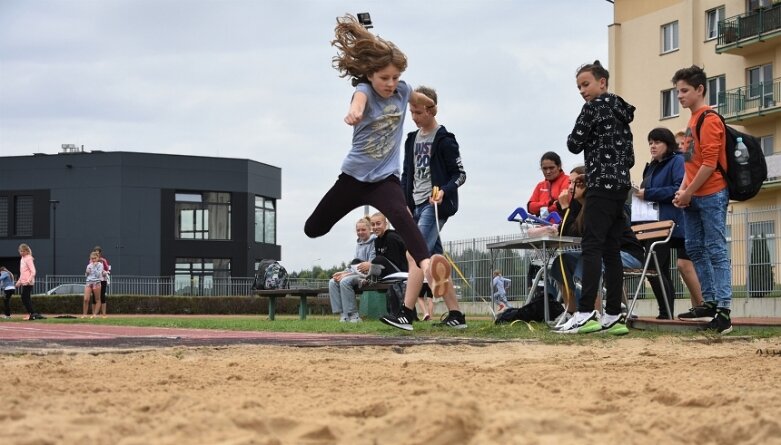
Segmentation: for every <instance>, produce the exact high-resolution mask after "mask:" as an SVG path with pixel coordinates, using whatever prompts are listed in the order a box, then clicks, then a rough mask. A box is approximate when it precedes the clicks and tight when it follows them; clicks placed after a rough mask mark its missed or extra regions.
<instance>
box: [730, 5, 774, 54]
mask: <svg viewBox="0 0 781 445" xmlns="http://www.w3.org/2000/svg"><path fill="white" fill-rule="evenodd" d="M779 38H781V3H777V4H775V5H773V7H771V8H767V9H759V10H756V11H752V12H747V13H745V14H741V15H738V16H735V17H730V18H727V19H724V20H722V21H720V22H719V37H718V41H717V42H716V52H717V53H719V54H721V53H729V54H736V55H747V54H751V53H752V52H757V51H761V50H764V49H767V47H766V46H763V45H757V43H761V42H769V41H771V40H772V41H775V43H778V42H781V39H779Z"/></svg>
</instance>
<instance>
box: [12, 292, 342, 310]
mask: <svg viewBox="0 0 781 445" xmlns="http://www.w3.org/2000/svg"><path fill="white" fill-rule="evenodd" d="M32 299H33V307H34V309H35V311H36V312H40V313H42V314H81V312H82V301H83V300H84V297H83V296H81V295H35V296H33V297H32ZM300 301H301V300H300V299H298V298H277V314H298V306H299V304H300ZM307 304H308V306H309V313H310V314H330V313H331V306H330V301H329V300H328V298H327V297H317V298H311V297H310V298H308V299H307ZM11 312H12V313H14V314H23V313H25V310H24V306H23V305H22V300H21V298H19V295H18V294H16V295H14V296H13V297H11ZM108 313H109V314H170V315H189V314H193V315H242V314H246V315H268V298H266V297H255V296H231V297H213V296H208V297H181V296H142V295H109V296H108Z"/></svg>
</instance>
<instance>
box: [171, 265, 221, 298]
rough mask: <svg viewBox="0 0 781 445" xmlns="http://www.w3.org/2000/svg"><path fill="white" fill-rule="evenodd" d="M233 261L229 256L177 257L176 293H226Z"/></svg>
mask: <svg viewBox="0 0 781 445" xmlns="http://www.w3.org/2000/svg"><path fill="white" fill-rule="evenodd" d="M230 270H231V262H230V259H227V258H177V259H176V272H175V284H174V293H175V294H177V295H225V289H224V288H225V286H227V285H228V284H229V283H228V282H227V279H228V278H229V277H230Z"/></svg>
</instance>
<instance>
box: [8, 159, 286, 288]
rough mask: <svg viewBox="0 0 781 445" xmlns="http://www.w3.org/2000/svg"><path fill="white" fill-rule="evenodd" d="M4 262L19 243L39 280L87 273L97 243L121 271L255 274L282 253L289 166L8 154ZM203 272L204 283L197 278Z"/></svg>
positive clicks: (14, 261)
mask: <svg viewBox="0 0 781 445" xmlns="http://www.w3.org/2000/svg"><path fill="white" fill-rule="evenodd" d="M0 169H2V173H0V265H5V266H6V267H8V268H9V269H10V270H12V271H13V272H14V273H16V272H18V268H19V255H18V253H17V248H18V246H19V244H20V243H27V244H29V245H30V247H31V248H32V251H33V256H34V257H35V259H36V267H37V269H38V275H39V277H44V276H46V275H81V274H83V273H84V267H85V266H86V264H87V260H88V256H89V252H90V250H91V249H92V247H93V246H95V245H100V246H102V247H103V253H104V255H105V256H106V258H107V259H108V260H109V261H110V262H111V266H112V273H113V274H114V275H123V276H129V275H141V276H172V275H177V276H181V278H185V277H184V276H186V275H190V277H191V279H194V280H196V281H200V282H202V281H203V280H202V278H204V277H208V276H211V277H215V278H217V277H220V278H222V277H227V276H231V277H249V276H252V275H253V274H254V270H255V265H256V263H257V262H258V261H260V260H261V259H264V258H275V259H279V258H280V253H281V249H280V246H279V245H277V240H276V233H277V230H276V221H277V218H276V203H277V200H278V199H280V197H281V170H280V169H279V168H278V167H273V166H270V165H266V164H261V163H259V162H255V161H251V160H247V159H226V158H212V157H199V156H178V155H164V154H152V153H133V152H100V151H93V152H90V153H85V152H81V151H77V152H71V153H60V154H56V155H44V154H36V155H32V156H11V157H3V158H0ZM199 278H200V279H199Z"/></svg>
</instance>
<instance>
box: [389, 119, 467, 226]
mask: <svg viewBox="0 0 781 445" xmlns="http://www.w3.org/2000/svg"><path fill="white" fill-rule="evenodd" d="M418 131H419V130H418ZM417 134H418V132H417V131H413V132H411V133H409V134H408V135H407V141H406V142H405V143H404V169H403V170H402V173H401V187H402V188H403V189H404V198H405V199H406V200H407V207H409V209H410V211H411V212H412V211H414V210H415V200H414V199H412V189H413V187H414V186H415V163H414V160H415V155H414V150H415V137H416V136H417ZM464 182H466V172H465V171H464V166H463V164H462V163H461V153H460V152H459V148H458V142H456V136H455V135H454V134H453V133H450V132H449V131H447V129H446V128H445V126H444V125H440V126H439V130H437V134H436V135H435V136H434V142H433V143H432V144H431V185H432V186H436V187H439V188H440V189H441V190H442V191H443V192H445V199H443V200H442V204H440V205H439V217H440V218H449V217H451V216H453V215H455V214H456V212H457V211H458V187H460V186H461V185H462V184H463V183H464Z"/></svg>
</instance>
